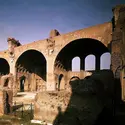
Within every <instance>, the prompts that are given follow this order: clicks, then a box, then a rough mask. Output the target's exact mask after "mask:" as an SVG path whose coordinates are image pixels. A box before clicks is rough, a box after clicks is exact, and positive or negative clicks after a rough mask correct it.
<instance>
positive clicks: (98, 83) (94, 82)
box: [34, 71, 114, 125]
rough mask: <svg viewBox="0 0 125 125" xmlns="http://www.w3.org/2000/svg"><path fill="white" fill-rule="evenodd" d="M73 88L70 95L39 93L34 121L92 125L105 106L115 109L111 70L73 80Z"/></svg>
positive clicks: (61, 92)
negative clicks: (113, 106) (113, 105)
mask: <svg viewBox="0 0 125 125" xmlns="http://www.w3.org/2000/svg"><path fill="white" fill-rule="evenodd" d="M105 79H107V81H105ZM109 83H110V84H109ZM70 85H71V92H68V91H65V90H63V91H55V92H42V93H38V94H37V95H36V98H35V109H34V118H35V119H41V120H46V121H49V122H51V123H52V122H54V125H56V124H57V125H58V124H59V123H63V124H68V125H79V122H80V124H85V125H89V124H93V123H94V122H95V120H96V119H97V117H98V115H99V114H100V112H101V111H102V109H103V108H104V107H107V108H111V107H112V99H113V94H114V90H113V85H114V77H113V73H112V72H111V71H99V72H96V73H93V74H92V75H91V76H88V77H86V78H85V79H83V80H75V81H71V82H70ZM53 120H54V121H53ZM57 122H59V123H57Z"/></svg>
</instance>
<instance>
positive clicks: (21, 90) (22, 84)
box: [20, 76, 26, 92]
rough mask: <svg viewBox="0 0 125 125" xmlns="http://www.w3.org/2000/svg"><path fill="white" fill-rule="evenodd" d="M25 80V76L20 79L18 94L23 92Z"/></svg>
mask: <svg viewBox="0 0 125 125" xmlns="http://www.w3.org/2000/svg"><path fill="white" fill-rule="evenodd" d="M25 79H26V77H25V76H22V77H21V78H20V92H24V84H25Z"/></svg>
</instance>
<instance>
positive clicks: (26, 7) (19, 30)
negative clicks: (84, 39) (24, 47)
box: [0, 0, 125, 50]
mask: <svg viewBox="0 0 125 125" xmlns="http://www.w3.org/2000/svg"><path fill="white" fill-rule="evenodd" d="M117 4H125V0H0V50H4V49H7V47H8V45H7V38H8V37H14V38H16V39H17V40H19V41H20V42H21V43H22V44H26V43H30V42H32V41H36V40H40V39H45V38H47V37H48V36H49V32H50V30H51V29H57V30H58V31H59V32H60V33H67V32H70V31H74V30H78V29H82V28H86V27H89V26H92V25H96V24H100V23H104V22H107V21H110V20H111V18H112V7H113V6H115V5H117Z"/></svg>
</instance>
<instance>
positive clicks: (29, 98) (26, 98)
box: [13, 92, 37, 104]
mask: <svg viewBox="0 0 125 125" xmlns="http://www.w3.org/2000/svg"><path fill="white" fill-rule="evenodd" d="M36 94H37V92H18V93H17V96H16V97H13V102H16V103H21V102H23V103H24V104H29V103H34V99H35V95H36Z"/></svg>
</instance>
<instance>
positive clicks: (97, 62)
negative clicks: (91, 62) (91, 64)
mask: <svg viewBox="0 0 125 125" xmlns="http://www.w3.org/2000/svg"><path fill="white" fill-rule="evenodd" d="M95 65H96V66H95V69H96V70H100V56H99V55H98V56H97V55H96V62H95Z"/></svg>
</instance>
